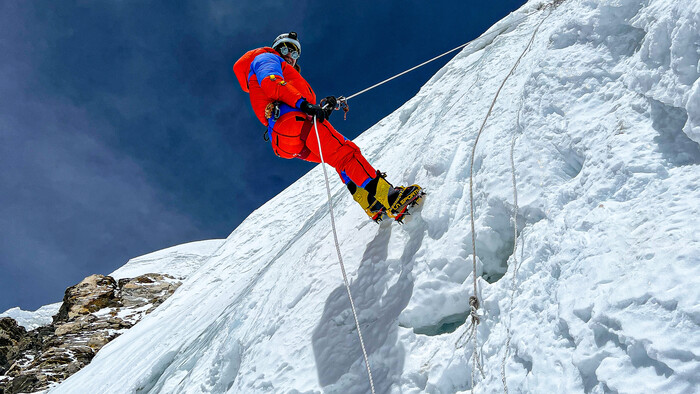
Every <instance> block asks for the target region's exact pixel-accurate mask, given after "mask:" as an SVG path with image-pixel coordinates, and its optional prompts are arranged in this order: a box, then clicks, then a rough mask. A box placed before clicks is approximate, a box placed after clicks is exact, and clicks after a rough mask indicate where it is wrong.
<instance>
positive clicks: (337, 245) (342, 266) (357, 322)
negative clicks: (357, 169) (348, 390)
mask: <svg viewBox="0 0 700 394" xmlns="http://www.w3.org/2000/svg"><path fill="white" fill-rule="evenodd" d="M314 128H315V129H316V141H317V142H318V153H319V156H320V158H321V167H322V168H323V176H324V178H325V179H326V192H327V193H328V209H329V211H330V216H331V227H332V228H333V240H334V241H335V250H336V252H338V261H339V262H340V271H341V272H342V273H343V281H344V282H345V288H346V289H347V291H348V298H349V299H350V308H351V309H352V315H353V317H354V318H355V326H356V327H357V336H358V337H359V338H360V347H362V355H363V356H364V358H365V365H366V366H367V375H368V376H369V387H370V390H371V391H372V394H375V392H374V381H373V380H372V370H371V369H370V367H369V357H367V350H366V349H365V342H364V340H363V339H362V331H361V330H360V320H359V319H358V318H357V311H356V310H355V302H354V301H353V299H352V293H351V292H350V283H349V282H348V275H347V274H346V273H345V264H343V256H342V255H341V253H340V243H339V242H338V232H337V230H336V227H335V216H334V215H333V202H332V201H331V186H330V183H329V181H328V172H326V166H325V165H324V164H325V161H324V160H323V150H322V149H321V138H320V137H319V135H318V125H317V124H316V116H314Z"/></svg>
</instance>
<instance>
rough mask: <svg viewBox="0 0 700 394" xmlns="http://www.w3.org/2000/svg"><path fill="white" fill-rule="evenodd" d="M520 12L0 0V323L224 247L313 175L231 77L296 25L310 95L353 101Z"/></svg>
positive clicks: (366, 103) (504, 6) (487, 6)
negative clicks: (73, 289)
mask: <svg viewBox="0 0 700 394" xmlns="http://www.w3.org/2000/svg"><path fill="white" fill-rule="evenodd" d="M523 3H524V1H522V0H518V1H516V0H506V1H500V2H496V3H494V2H476V1H472V2H465V1H453V2H448V1H432V2H426V1H406V0H404V1H339V2H335V1H334V2H318V1H315V2H310V1H294V2H284V3H283V2H279V1H268V0H256V1H233V0H228V1H221V0H182V1H165V0H163V1H129V0H125V1H109V2H102V1H100V2H88V1H71V0H63V1H60V2H53V1H4V2H1V3H0V54H2V55H1V58H0V166H1V168H2V169H1V170H0V312H1V311H4V310H5V309H7V308H10V307H13V306H21V307H22V308H23V309H35V308H37V307H39V306H41V305H44V304H47V303H51V302H57V301H60V300H61V299H62V297H63V292H64V290H65V289H66V287H68V286H71V285H74V284H75V283H77V282H78V281H80V280H81V279H82V278H84V277H85V276H87V275H90V274H93V273H101V274H107V273H109V272H111V271H112V270H114V269H116V268H118V267H119V266H121V265H123V264H124V263H125V262H126V260H128V259H129V258H131V257H136V256H139V255H142V254H145V253H148V252H151V251H155V250H158V249H162V248H166V247H169V246H172V245H176V244H180V243H185V242H189V241H195V240H201V239H210V238H225V237H227V236H228V234H229V233H231V231H233V230H234V229H235V228H236V226H237V225H238V224H239V223H240V222H241V221H242V220H243V219H245V217H246V216H248V215H249V214H250V213H251V212H252V211H253V210H254V209H256V208H258V207H259V206H260V205H262V204H263V203H264V202H266V201H267V200H269V199H270V198H271V197H273V196H275V195H276V194H277V193H279V192H280V191H281V190H283V189H284V188H286V187H287V186H288V185H290V184H291V183H292V182H294V181H295V180H296V179H298V178H299V177H300V176H302V175H303V174H304V173H306V172H307V171H309V170H310V169H311V168H312V165H311V164H309V163H305V162H303V161H293V160H283V159H280V158H277V157H275V156H274V154H273V153H272V150H271V149H270V147H269V145H268V143H266V142H263V140H262V132H263V130H264V129H263V127H262V126H261V125H260V124H259V123H258V121H257V120H256V118H255V117H254V116H253V113H252V110H251V109H250V105H249V103H248V101H247V96H246V95H245V94H244V93H243V92H242V91H241V90H240V88H239V87H238V85H237V83H236V81H235V77H234V75H233V72H232V70H231V67H232V66H233V63H234V62H235V61H236V59H238V57H239V56H241V55H242V54H243V53H244V52H245V51H247V50H249V49H253V48H256V47H260V46H264V45H270V43H271V41H272V40H273V39H274V37H275V36H277V35H278V34H280V33H284V32H288V31H290V30H294V31H297V32H298V33H299V37H300V40H301V42H302V46H303V56H302V57H301V58H300V65H301V67H302V74H303V75H304V77H305V78H306V79H307V80H308V81H309V82H310V83H311V85H312V86H313V87H314V90H315V91H316V94H317V95H318V96H320V97H324V96H327V95H331V94H332V95H350V94H353V93H355V92H357V91H359V90H362V89H364V88H366V87H368V86H370V85H372V84H374V83H376V82H379V81H381V80H383V79H385V78H388V77H390V76H392V75H394V74H396V73H399V72H401V71H403V70H405V69H407V68H410V67H412V66H414V65H416V64H418V63H420V62H422V61H425V60H427V59H429V58H431V57H433V56H436V55H438V54H440V53H443V52H445V51H447V50H449V49H452V48H454V47H456V46H458V45H460V44H462V43H464V42H466V41H468V40H470V39H473V38H474V37H476V36H478V35H479V34H481V33H482V32H483V31H484V30H486V29H487V28H488V27H490V26H491V25H492V24H493V23H495V22H496V21H497V20H499V19H501V18H502V17H503V16H505V15H506V14H508V13H509V12H511V11H513V10H515V9H517V8H518V7H519V6H521V5H522V4H523ZM281 4H284V5H281ZM452 56H454V55H450V56H448V57H445V58H443V59H440V60H439V61H437V62H434V63H432V64H430V65H429V66H426V67H424V68H422V69H420V70H418V71H414V72H412V73H411V74H409V75H407V76H404V77H401V78H399V79H397V80H394V81H392V82H390V83H388V84H386V85H384V86H382V87H380V88H377V89H375V90H372V91H370V92H368V93H366V94H364V95H362V96H359V97H357V98H356V99H353V100H351V103H350V104H351V112H350V113H349V115H348V120H347V121H345V122H344V121H342V116H339V114H335V115H334V117H333V119H332V121H333V123H334V125H335V126H336V128H337V129H338V130H340V131H341V132H342V133H343V134H344V135H345V136H346V137H348V138H355V137H356V136H357V135H359V134H360V133H361V132H362V131H364V130H365V129H367V128H368V127H370V126H371V125H373V124H374V123H376V122H377V121H379V120H380V119H381V118H383V117H385V116H386V115H388V114H389V113H391V112H392V111H393V110H395V109H396V108H398V107H399V106H400V105H401V104H403V103H404V102H406V101H407V100H408V99H410V98H411V97H412V96H413V95H415V94H416V93H417V92H418V89H419V88H420V87H421V85H422V84H424V83H425V82H426V81H427V80H428V79H429V78H430V76H432V75H433V74H434V73H435V72H436V71H437V70H438V69H439V68H440V67H441V66H443V65H444V64H445V63H446V62H447V61H448V60H449V59H450V58H451V57H452ZM319 187H323V185H319Z"/></svg>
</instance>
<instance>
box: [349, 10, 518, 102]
mask: <svg viewBox="0 0 700 394" xmlns="http://www.w3.org/2000/svg"><path fill="white" fill-rule="evenodd" d="M529 16H530V14H527V15H525V16H523V17H522V18H520V19H516V20H515V21H513V22H512V23H513V24H515V23H517V22H520V21H522V20H525V19H527V17H529ZM503 31H504V30H503V29H498V30H494V31H492V32H491V33H487V34H483V35H481V36H479V37H477V38H475V39H473V40H470V41H468V42H465V43H464V44H462V45H460V46H458V47H456V48H453V49H450V50H449V51H447V52H445V53H443V54H441V55H438V56H435V57H434V58H432V59H430V60H426V61H424V62H423V63H421V64H419V65H417V66H414V67H411V68H409V69H408V70H406V71H402V72H400V73H398V74H396V75H394V76H393V77H390V78H387V79H385V80H383V81H381V82H379V83H376V84H374V85H372V86H370V87H368V88H366V89H363V90H361V91H359V92H357V93H355V94H352V95H350V96H348V97H345V96H340V97H338V102H339V103H340V107H341V108H343V110H344V111H345V112H346V113H347V112H348V106H347V101H348V100H350V99H351V98H354V97H357V96H359V95H361V94H362V93H365V92H368V91H370V90H372V89H374V88H376V87H378V86H381V85H384V84H385V83H387V82H389V81H391V80H393V79H396V78H398V77H400V76H402V75H404V74H407V73H409V72H411V71H413V70H416V69H418V68H421V67H423V66H425V65H426V64H428V63H431V62H433V61H435V60H437V59H440V58H441V57H443V56H447V55H449V54H450V53H452V52H454V51H457V50H459V49H462V48H464V47H466V46H467V45H469V44H471V43H472V42H474V41H476V40H478V39H480V38H485V37H488V36H489V35H492V34H494V33H497V34H501V33H503Z"/></svg>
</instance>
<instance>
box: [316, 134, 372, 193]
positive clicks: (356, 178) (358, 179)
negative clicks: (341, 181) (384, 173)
mask: <svg viewBox="0 0 700 394" xmlns="http://www.w3.org/2000/svg"><path fill="white" fill-rule="evenodd" d="M317 126H318V135H319V140H320V141H321V149H322V151H323V159H324V160H325V162H326V163H328V164H329V165H330V166H331V167H333V168H335V170H336V171H338V174H341V177H342V173H345V175H346V176H347V177H348V178H350V180H351V181H353V183H355V184H356V185H362V184H364V183H365V182H366V181H367V180H369V179H371V178H374V177H375V176H376V175H377V171H376V170H375V169H374V168H373V167H372V166H371V165H370V164H369V162H367V159H365V157H364V156H362V152H360V148H359V147H358V146H357V145H355V143H354V142H352V141H350V140H347V139H345V137H343V135H342V134H340V133H339V132H338V131H337V130H336V129H335V128H333V126H332V125H331V123H330V122H329V121H327V120H326V121H324V122H322V123H318V124H317ZM306 148H307V149H308V150H309V151H310V153H309V155H308V156H307V157H306V158H305V159H306V160H309V161H315V160H310V159H317V158H318V159H319V161H320V156H321V155H320V152H319V150H318V140H317V139H316V130H315V128H314V127H313V126H312V128H311V131H310V132H309V136H308V137H307V139H306ZM314 156H315V157H314Z"/></svg>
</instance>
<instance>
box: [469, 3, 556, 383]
mask: <svg viewBox="0 0 700 394" xmlns="http://www.w3.org/2000/svg"><path fill="white" fill-rule="evenodd" d="M550 14H551V11H550V13H549V14H547V16H545V17H544V18H542V20H541V21H540V23H539V24H538V25H537V27H536V28H535V31H534V32H533V33H532V37H531V38H530V42H528V44H527V46H526V47H525V49H523V52H522V53H521V54H520V56H519V57H518V60H517V61H516V62H515V64H514V65H513V67H512V68H511V69H510V72H508V75H506V77H505V78H504V79H503V82H501V86H499V87H498V90H497V91H496V95H495V96H494V97H493V101H491V105H490V106H489V110H488V111H487V112H486V116H485V117H484V121H483V122H482V123H481V127H479V131H478V133H477V134H476V139H475V140H474V145H473V146H472V156H471V160H470V166H469V203H470V214H471V230H472V261H473V268H472V269H473V275H472V276H473V277H474V295H473V296H472V297H470V305H471V304H472V298H475V299H476V305H477V308H478V305H479V303H478V293H477V291H478V290H477V279H476V229H475V227H476V226H475V224H474V156H475V154H476V145H477V144H478V143H479V137H481V133H482V132H483V131H484V127H486V121H487V120H488V118H489V116H491V111H493V107H494V106H495V105H496V99H498V96H499V95H500V94H501V90H502V89H503V86H505V84H506V81H508V78H510V76H511V75H513V73H514V72H515V69H516V68H517V67H518V64H520V60H521V59H522V58H523V56H525V53H527V51H528V49H530V46H531V45H532V42H533V41H534V40H535V35H536V34H537V31H538V30H539V28H540V26H542V23H543V22H544V21H545V20H546V19H547V17H548V16H549V15H550ZM516 231H517V228H516ZM514 241H515V240H514ZM474 309H475V308H474V307H473V306H472V313H475V311H474ZM476 323H477V324H478V318H477V319H476ZM473 329H474V330H475V331H474V335H473V340H474V352H473V354H472V357H473V358H474V366H473V367H472V391H473V390H474V370H475V369H476V367H477V358H478V352H477V335H476V327H474V328H473ZM503 380H504V382H505V377H503ZM506 390H507V387H506Z"/></svg>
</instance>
